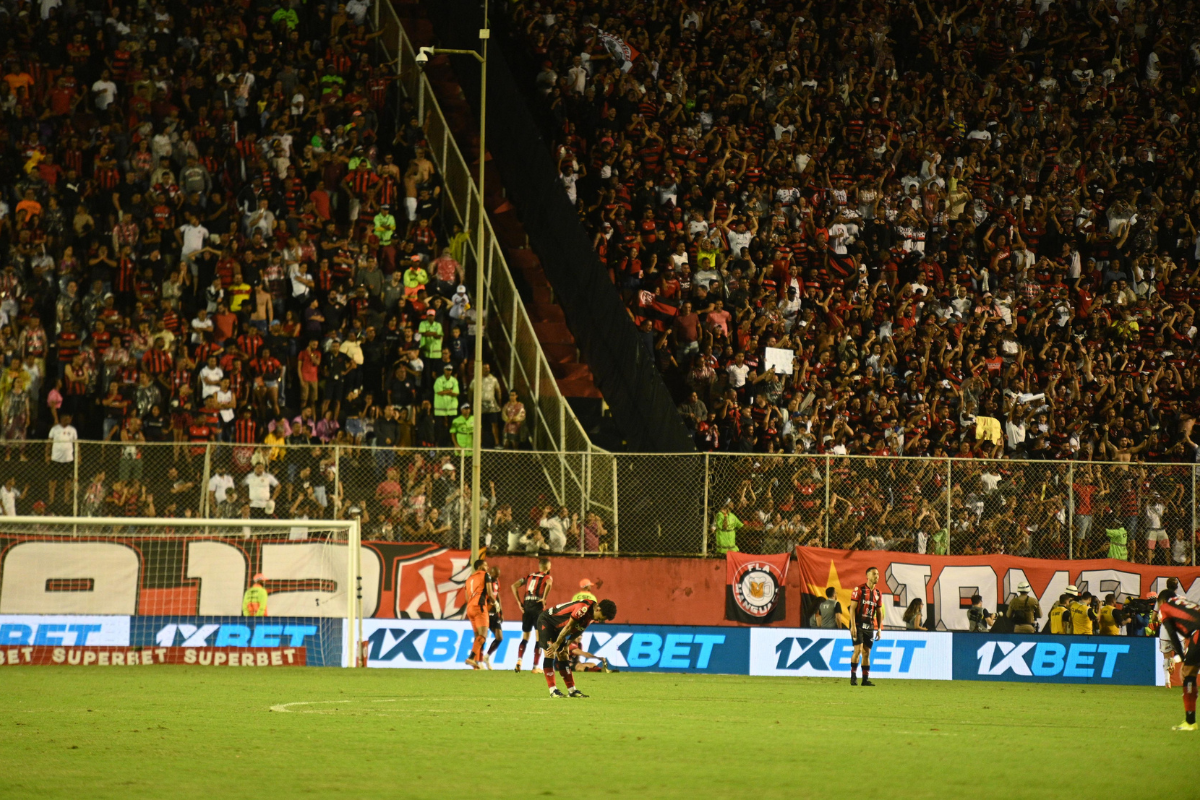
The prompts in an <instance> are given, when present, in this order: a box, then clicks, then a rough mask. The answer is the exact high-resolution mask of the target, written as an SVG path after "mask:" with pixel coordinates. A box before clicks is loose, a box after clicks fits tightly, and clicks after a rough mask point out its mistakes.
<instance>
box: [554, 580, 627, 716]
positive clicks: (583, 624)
mask: <svg viewBox="0 0 1200 800" xmlns="http://www.w3.org/2000/svg"><path fill="white" fill-rule="evenodd" d="M616 615H617V604H616V603H614V602H613V601H612V600H601V601H600V602H599V603H596V602H595V601H593V600H571V601H568V602H566V603H559V604H558V605H556V606H554V607H553V608H547V609H546V610H545V611H543V612H542V613H541V614H540V615H539V616H538V644H539V645H541V647H542V649H544V650H545V651H546V658H545V660H543V661H542V671H543V673H544V674H545V675H546V685H547V686H549V687H550V696H551V697H564V696H570V697H587V695H586V694H584V693H583V692H581V691H579V689H577V688H575V678H574V677H573V676H572V675H571V656H570V651H569V646H570V644H571V642H572V641H574V640H575V639H578V638H579V636H580V635H581V634H582V633H583V632H584V630H585V629H586V628H587V626H588V625H590V624H592V623H593V622H605V621H607V620H611V619H612V618H613V617H615V616H616ZM556 666H557V668H558V674H559V675H562V679H563V683H565V684H566V685H567V694H566V695H564V694H563V693H562V692H560V691H559V690H558V687H557V686H556V685H555V683H554V669H555V667H556Z"/></svg>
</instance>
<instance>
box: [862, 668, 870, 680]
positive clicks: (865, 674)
mask: <svg viewBox="0 0 1200 800" xmlns="http://www.w3.org/2000/svg"><path fill="white" fill-rule="evenodd" d="M870 677H871V668H870V667H868V666H867V665H866V664H863V680H864V681H865V680H869V679H870Z"/></svg>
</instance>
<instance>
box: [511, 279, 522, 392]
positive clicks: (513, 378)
mask: <svg viewBox="0 0 1200 800" xmlns="http://www.w3.org/2000/svg"><path fill="white" fill-rule="evenodd" d="M508 289H509V291H510V292H512V316H511V317H509V319H510V320H512V322H511V323H510V324H511V325H512V340H511V341H510V342H509V345H508V390H509V391H510V392H511V391H514V390H515V389H516V388H517V336H518V335H519V334H520V330H521V326H520V325H519V324H518V323H517V320H519V319H520V317H518V316H517V314H518V312H519V309H518V307H517V289H516V287H515V286H513V284H512V279H511V278H510V279H509V284H508Z"/></svg>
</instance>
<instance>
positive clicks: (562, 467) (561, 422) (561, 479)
mask: <svg viewBox="0 0 1200 800" xmlns="http://www.w3.org/2000/svg"><path fill="white" fill-rule="evenodd" d="M565 405H566V401H565V400H563V399H562V398H561V397H560V398H559V400H558V447H556V448H555V449H556V450H558V487H559V497H561V498H562V504H563V505H567V503H568V501H567V454H566V449H567V442H566V427H567V422H566V420H567V415H566V412H565V411H564V410H563V407H564V406H565Z"/></svg>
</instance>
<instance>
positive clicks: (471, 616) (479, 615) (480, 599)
mask: <svg viewBox="0 0 1200 800" xmlns="http://www.w3.org/2000/svg"><path fill="white" fill-rule="evenodd" d="M474 566H475V571H474V572H472V573H471V575H470V577H468V578H467V585H466V590H467V620H468V621H469V622H470V623H471V630H473V631H475V643H474V644H472V645H471V653H470V655H468V656H467V660H466V663H467V664H469V665H470V666H471V667H472V668H474V669H479V668H480V662H481V661H483V643H484V642H486V641H487V634H488V616H489V614H488V612H489V611H491V608H492V595H491V589H492V584H491V581H490V580H488V573H487V561H485V560H484V559H482V558H479V559H476V560H475V565H474Z"/></svg>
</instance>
